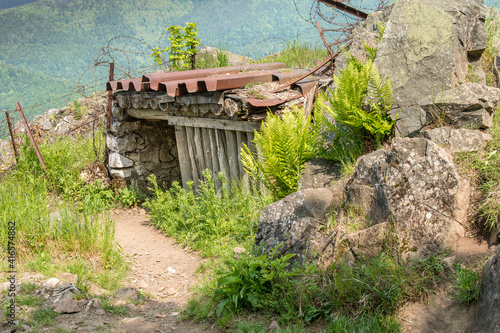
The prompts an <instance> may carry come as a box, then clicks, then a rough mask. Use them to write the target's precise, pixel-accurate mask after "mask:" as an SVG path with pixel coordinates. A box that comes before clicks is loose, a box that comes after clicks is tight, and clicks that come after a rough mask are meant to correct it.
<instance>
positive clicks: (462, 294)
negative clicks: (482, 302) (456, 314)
mask: <svg viewBox="0 0 500 333" xmlns="http://www.w3.org/2000/svg"><path fill="white" fill-rule="evenodd" d="M454 268H455V273H454V274H453V277H454V278H455V283H454V284H453V289H454V294H453V299H455V300H456V301H458V302H460V303H465V304H467V305H469V304H471V303H474V302H475V301H477V300H478V299H479V297H481V287H482V284H483V281H482V279H481V277H480V276H479V273H478V272H476V271H474V270H472V269H470V268H467V267H464V266H462V265H458V264H455V265H454Z"/></svg>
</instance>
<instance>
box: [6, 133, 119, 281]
mask: <svg viewBox="0 0 500 333" xmlns="http://www.w3.org/2000/svg"><path fill="white" fill-rule="evenodd" d="M39 147H40V150H41V152H42V155H43V156H44V159H45V162H46V164H47V169H46V170H44V169H42V168H41V166H40V163H39V162H38V159H37V158H36V155H35V153H34V151H33V149H32V148H31V147H30V146H29V145H28V144H25V145H24V146H23V148H22V149H21V152H22V158H21V160H20V162H19V163H18V164H17V168H16V169H15V170H14V171H12V172H10V173H9V174H7V175H6V176H5V177H4V178H2V181H1V182H0V198H1V200H0V211H1V212H2V213H1V214H0V223H1V225H3V226H7V223H8V222H14V223H15V226H16V253H17V265H18V266H19V267H17V269H18V270H19V271H23V270H30V271H36V272H40V273H42V274H44V275H46V276H54V274H55V273H57V272H58V271H63V270H66V269H70V266H71V265H73V264H76V263H78V264H79V265H81V266H83V267H84V268H85V269H82V270H81V271H77V270H72V272H74V273H75V274H79V275H78V276H79V278H80V275H82V277H83V274H85V277H87V278H88V279H90V280H91V281H92V282H94V283H96V284H98V285H100V286H102V287H110V286H111V285H112V284H114V285H115V286H113V287H112V288H115V287H116V286H117V285H118V282H119V281H120V279H121V278H123V275H124V271H125V268H126V265H125V263H124V261H123V259H122V257H121V254H120V252H119V249H118V248H117V246H116V243H115V240H114V222H113V221H112V220H111V219H110V218H109V217H108V216H107V215H106V214H102V210H103V209H104V208H105V207H109V206H110V201H109V200H108V199H107V198H106V197H107V194H106V195H104V196H103V194H102V193H103V192H104V193H106V191H108V190H107V189H101V187H100V186H99V185H85V184H83V183H82V181H81V180H80V179H79V174H80V170H81V169H82V168H83V166H84V165H86V164H89V163H90V162H91V161H93V160H94V158H95V156H94V151H93V146H92V140H91V139H82V140H55V141H54V142H52V143H48V142H46V143H42V144H41V145H40V146H39ZM7 237H8V234H7V228H6V227H5V228H1V230H0V241H1V243H2V252H1V257H2V265H5V263H6V262H7V260H5V257H6V246H7V244H8V242H7ZM75 254H77V255H76V256H75ZM2 267H3V266H2ZM70 270H71V269H70ZM105 277H108V278H112V279H113V283H110V284H108V285H107V286H104V283H101V282H103V281H104V279H105Z"/></svg>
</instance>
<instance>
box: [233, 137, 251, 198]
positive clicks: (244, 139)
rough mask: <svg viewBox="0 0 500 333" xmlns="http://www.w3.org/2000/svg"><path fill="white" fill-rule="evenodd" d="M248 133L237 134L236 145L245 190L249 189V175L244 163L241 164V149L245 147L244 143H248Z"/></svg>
mask: <svg viewBox="0 0 500 333" xmlns="http://www.w3.org/2000/svg"><path fill="white" fill-rule="evenodd" d="M246 134H247V133H244V132H236V144H237V149H238V168H239V172H240V178H241V182H242V184H243V187H244V188H249V184H248V175H247V173H246V172H245V167H244V166H243V162H241V148H242V147H243V143H246V142H247V136H246Z"/></svg>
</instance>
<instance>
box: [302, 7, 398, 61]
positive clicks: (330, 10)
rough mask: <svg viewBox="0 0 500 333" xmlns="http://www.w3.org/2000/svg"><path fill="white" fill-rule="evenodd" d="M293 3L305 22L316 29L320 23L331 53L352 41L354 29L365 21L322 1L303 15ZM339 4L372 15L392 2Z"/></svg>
mask: <svg viewBox="0 0 500 333" xmlns="http://www.w3.org/2000/svg"><path fill="white" fill-rule="evenodd" d="M293 2H294V6H295V9H296V11H297V13H298V14H299V15H300V17H301V18H302V19H303V20H304V21H306V22H308V23H310V24H311V25H313V26H314V27H316V22H319V24H320V25H321V27H322V29H323V32H324V33H325V37H326V39H327V40H328V42H327V43H328V47H329V48H330V50H329V51H330V52H335V51H337V50H338V49H339V48H340V47H341V46H342V45H344V44H345V43H346V42H347V41H348V40H350V39H351V36H352V31H353V30H354V28H355V27H356V26H358V25H359V24H360V22H362V21H363V19H361V18H358V17H356V16H354V15H351V14H348V13H346V12H344V11H341V10H339V9H336V8H334V7H331V6H328V5H326V4H324V3H321V2H320V0H315V1H313V2H312V4H311V7H310V8H309V13H307V14H305V13H301V11H300V10H299V8H298V5H297V0H293ZM338 2H340V3H342V4H343V5H347V6H350V7H353V8H355V9H357V10H359V11H362V12H365V13H367V14H370V13H372V12H374V11H379V10H383V9H384V7H385V6H386V5H387V4H388V3H389V2H390V0H342V1H338Z"/></svg>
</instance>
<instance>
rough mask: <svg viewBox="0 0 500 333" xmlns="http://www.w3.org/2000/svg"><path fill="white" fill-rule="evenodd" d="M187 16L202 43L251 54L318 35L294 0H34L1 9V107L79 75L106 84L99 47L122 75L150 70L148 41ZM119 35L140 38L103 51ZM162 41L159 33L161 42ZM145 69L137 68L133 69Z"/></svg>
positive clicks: (62, 89) (308, 0)
mask: <svg viewBox="0 0 500 333" xmlns="http://www.w3.org/2000/svg"><path fill="white" fill-rule="evenodd" d="M25 2H26V1H25ZM312 2H313V0H297V6H298V8H299V10H300V11H301V12H303V13H305V14H307V13H308V12H309V8H310V6H311V4H312ZM8 4H9V1H3V2H2V6H4V7H5V6H7V5H8ZM11 5H12V4H11ZM0 8H2V7H0ZM185 22H195V23H196V24H197V25H198V29H199V37H200V39H201V42H202V44H203V45H206V46H216V47H221V48H224V49H226V50H228V51H230V52H233V53H236V54H242V55H249V56H251V57H254V58H256V57H260V56H264V55H267V54H271V53H274V52H277V51H279V50H280V49H281V48H283V45H284V41H290V40H293V39H295V38H297V36H298V38H300V40H301V41H308V42H309V43H311V44H319V43H320V40H319V37H318V33H317V30H316V28H315V27H314V26H312V25H311V24H309V23H307V22H305V21H304V20H303V19H302V18H300V16H299V15H298V13H297V11H296V8H295V6H294V2H293V0H287V1H284V0H266V1H264V0H234V1H227V0H190V1H181V0H157V1H150V0H149V1H148V0H134V1H133V0H120V1H118V0H106V1H104V0H39V1H35V2H32V3H28V4H25V5H21V6H16V7H12V8H7V9H2V10H0V110H10V109H13V108H14V104H15V102H17V101H20V102H21V103H22V105H26V106H29V105H34V104H38V103H44V102H46V101H49V100H51V99H53V98H55V97H58V96H62V95H65V94H67V93H68V92H71V91H72V90H73V89H74V88H75V87H76V85H77V83H78V82H80V84H86V83H88V82H93V81H95V80H96V79H103V78H104V80H101V81H100V83H101V85H100V86H99V87H97V89H103V87H104V86H103V85H102V83H103V82H104V81H106V80H105V78H106V76H107V73H108V68H107V64H106V63H104V64H102V65H101V66H99V67H97V69H95V68H91V67H92V65H93V64H94V62H95V60H96V59H97V57H98V55H99V54H100V55H101V57H100V58H99V59H98V60H99V61H103V62H107V61H112V60H114V61H115V62H116V64H117V71H116V73H117V75H118V76H119V77H120V76H121V77H124V76H125V73H124V72H127V71H128V70H127V69H128V68H132V69H136V68H142V67H147V68H144V69H143V71H146V72H147V71H149V72H151V71H153V70H154V68H153V67H152V66H153V65H154V64H153V61H152V58H150V57H149V52H150V51H149V47H154V46H158V39H159V38H160V36H161V35H162V33H163V32H164V29H165V28H166V27H168V26H170V25H173V24H181V25H183V24H184V23H185ZM119 36H130V37H134V38H137V39H138V40H135V39H132V38H117V39H114V40H113V41H112V42H111V43H110V44H109V48H106V49H105V50H104V51H109V50H111V53H109V54H106V53H105V52H104V53H103V52H102V49H103V48H104V47H105V46H106V44H107V43H108V41H109V40H110V39H112V38H113V37H119ZM269 37H277V38H270V39H267V40H266V38H269ZM167 43H168V41H167V39H166V36H163V38H162V39H161V46H162V47H165V46H166V45H167ZM100 51H101V52H100ZM89 68H90V69H89ZM84 72H85V74H84V75H83V76H82V73H84ZM142 74H143V72H142V71H141V69H139V70H138V71H137V72H135V73H132V75H133V76H140V75H142ZM77 97H78V95H75V96H74V97H71V98H68V99H66V100H57V101H54V102H53V103H48V104H45V105H44V107H41V108H39V110H36V111H34V112H36V113H42V112H44V111H45V110H46V109H47V108H49V107H62V106H63V105H65V104H66V103H67V101H68V100H69V99H73V98H77Z"/></svg>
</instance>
